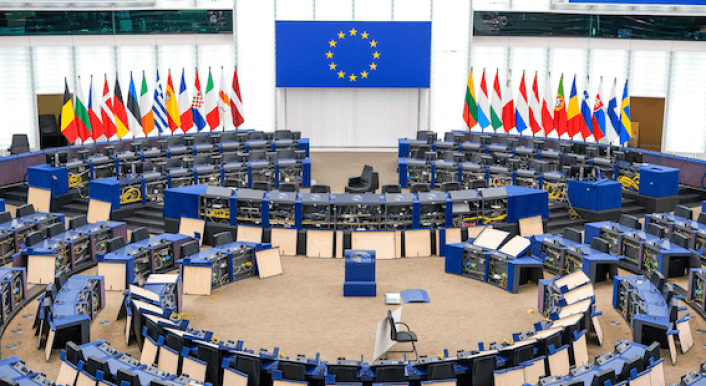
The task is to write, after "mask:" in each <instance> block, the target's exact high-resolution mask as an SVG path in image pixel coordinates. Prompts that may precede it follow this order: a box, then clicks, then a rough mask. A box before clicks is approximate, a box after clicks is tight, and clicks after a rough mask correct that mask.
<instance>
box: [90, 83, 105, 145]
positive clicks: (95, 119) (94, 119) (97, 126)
mask: <svg viewBox="0 0 706 386" xmlns="http://www.w3.org/2000/svg"><path fill="white" fill-rule="evenodd" d="M100 114H101V104H100V103H99V102H98V94H97V93H95V92H94V91H93V75H91V85H90V88H89V89H88V119H89V120H90V121H91V135H92V137H93V140H94V141H95V140H97V139H98V138H100V136H101V135H103V122H101V119H100Z"/></svg>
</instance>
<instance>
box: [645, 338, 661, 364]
mask: <svg viewBox="0 0 706 386" xmlns="http://www.w3.org/2000/svg"><path fill="white" fill-rule="evenodd" d="M660 348H661V347H660V344H659V342H652V344H651V345H649V347H647V349H646V350H645V355H644V356H643V357H642V363H643V366H644V367H645V368H648V367H650V366H652V363H657V361H659V358H660V355H661V351H660ZM650 359H652V361H650Z"/></svg>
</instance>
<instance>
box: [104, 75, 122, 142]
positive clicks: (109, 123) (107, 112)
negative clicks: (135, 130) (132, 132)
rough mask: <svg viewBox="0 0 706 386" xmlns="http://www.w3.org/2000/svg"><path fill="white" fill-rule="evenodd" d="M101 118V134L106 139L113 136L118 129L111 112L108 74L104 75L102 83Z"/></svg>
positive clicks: (111, 104) (111, 103)
mask: <svg viewBox="0 0 706 386" xmlns="http://www.w3.org/2000/svg"><path fill="white" fill-rule="evenodd" d="M101 120H102V121H103V134H105V137H106V138H107V139H110V137H112V136H114V135H115V134H116V133H117V131H118V129H117V127H116V126H115V113H114V112H113V96H112V95H111V92H110V89H109V88H108V75H105V83H104V84H103V103H101Z"/></svg>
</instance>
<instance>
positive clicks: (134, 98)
mask: <svg viewBox="0 0 706 386" xmlns="http://www.w3.org/2000/svg"><path fill="white" fill-rule="evenodd" d="M185 72H186V70H184V69H182V73H181V82H180V84H179V86H180V87H179V89H178V93H177V89H176V88H175V87H174V83H173V81H172V73H171V70H170V71H169V73H168V74H167V81H166V85H165V88H166V92H165V91H164V88H163V87H162V80H161V79H160V76H159V71H157V77H156V81H155V83H154V88H153V90H151V91H150V89H149V87H148V85H147V84H148V81H147V78H146V76H145V73H144V71H143V72H142V84H141V87H140V89H139V94H138V89H137V88H136V87H135V82H134V79H133V74H132V72H131V73H130V86H129V88H128V92H127V95H125V96H124V95H123V93H122V91H121V88H120V82H119V81H118V77H117V76H116V79H115V87H114V88H113V90H112V91H111V90H110V88H109V85H108V77H107V75H105V77H104V82H103V93H102V97H99V94H98V93H97V92H96V90H95V89H94V85H93V77H91V82H90V84H89V87H88V98H87V99H86V98H84V94H83V89H82V87H81V77H78V80H77V82H76V90H75V100H73V99H72V98H71V94H70V92H69V85H68V81H67V80H66V79H64V104H63V107H62V111H61V132H62V133H63V134H64V136H65V137H66V139H67V140H68V141H69V143H74V142H76V140H77V139H81V141H83V142H85V141H87V140H89V139H93V140H94V141H95V140H97V139H98V138H100V137H101V136H103V135H105V137H106V138H107V139H111V138H112V137H113V136H116V135H117V137H118V138H121V139H122V138H123V137H125V136H126V135H128V134H132V136H133V137H137V136H139V135H141V134H144V135H145V136H147V135H149V134H150V133H152V132H153V131H154V130H155V129H156V130H157V131H158V132H159V133H160V135H161V133H164V132H171V133H174V132H175V131H177V130H179V129H181V130H182V131H183V132H184V133H186V132H187V131H189V130H191V129H192V128H196V129H197V130H198V131H202V130H211V131H212V130H215V129H217V128H222V129H229V128H230V127H236V128H237V127H239V126H240V125H242V124H243V122H245V118H244V115H243V99H242V97H241V94H240V85H239V83H238V69H237V68H236V69H235V70H234V72H233V82H232V84H231V87H230V88H228V87H227V86H226V81H225V74H224V71H223V68H221V79H220V85H219V87H218V88H216V86H215V83H214V81H213V75H212V74H211V69H210V68H209V70H208V81H207V82H206V88H205V89H204V90H203V91H202V88H201V83H200V81H199V72H198V69H196V77H195V81H194V85H193V88H192V91H191V95H193V96H190V95H189V90H188V87H187V85H186V81H185ZM138 80H139V78H138ZM96 87H100V85H97V86H96ZM125 101H126V102H127V103H125Z"/></svg>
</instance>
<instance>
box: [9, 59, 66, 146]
mask: <svg viewBox="0 0 706 386" xmlns="http://www.w3.org/2000/svg"><path fill="white" fill-rule="evenodd" d="M0 71H1V72H2V73H3V74H6V75H7V76H5V79H3V81H2V82H0V114H2V116H3V128H4V130H0V148H2V149H7V148H9V147H10V144H11V142H12V134H27V137H28V138H29V145H30V147H31V148H38V147H39V141H38V140H37V131H38V129H37V117H36V114H37V113H36V111H35V103H36V99H35V98H36V97H35V95H34V90H32V63H31V60H30V49H29V47H1V48H0ZM63 85H64V84H63V79H61V92H62V93H63ZM48 86H51V87H50V88H49V89H50V90H54V86H53V84H51V83H49V82H48Z"/></svg>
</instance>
